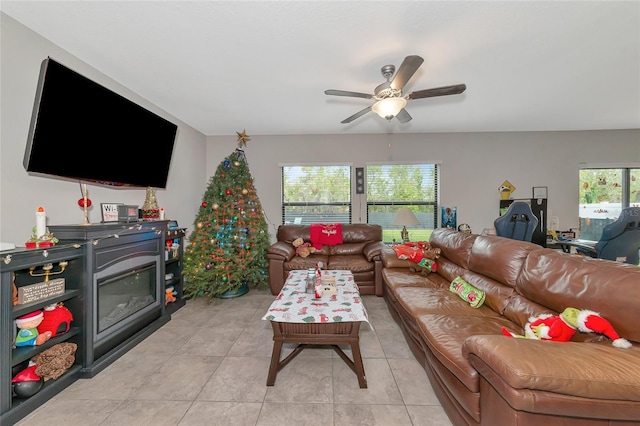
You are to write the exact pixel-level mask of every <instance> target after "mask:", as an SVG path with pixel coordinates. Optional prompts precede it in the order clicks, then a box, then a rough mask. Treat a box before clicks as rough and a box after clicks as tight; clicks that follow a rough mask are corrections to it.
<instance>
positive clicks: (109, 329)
mask: <svg viewBox="0 0 640 426" xmlns="http://www.w3.org/2000/svg"><path fill="white" fill-rule="evenodd" d="M49 228H50V230H51V231H52V232H53V233H54V235H55V236H56V237H57V238H58V239H60V240H61V241H63V242H77V243H81V244H86V246H87V262H86V271H87V272H86V277H85V285H86V287H85V293H84V294H85V305H86V306H85V313H84V321H85V327H84V329H85V330H86V332H85V336H84V342H85V347H86V352H85V363H86V365H85V366H84V368H83V369H82V376H83V377H93V376H94V375H95V374H97V373H99V372H100V371H102V370H103V369H104V368H105V367H107V366H108V365H109V364H111V363H112V362H113V361H115V360H116V359H117V358H119V357H120V356H122V355H123V354H124V353H126V352H127V351H128V350H130V349H131V348H133V347H134V346H135V345H136V344H138V343H139V342H140V341H142V340H143V339H144V338H146V337H147V336H149V335H150V334H151V333H153V332H154V331H155V330H157V329H158V328H160V327H161V326H162V325H164V324H165V323H166V322H168V321H169V320H170V316H169V315H165V310H164V299H163V293H164V266H165V263H164V235H165V232H164V231H165V229H166V221H154V222H140V223H134V224H130V223H128V224H122V223H117V224H111V223H105V224H95V225H94V224H91V225H68V226H50V227H49Z"/></svg>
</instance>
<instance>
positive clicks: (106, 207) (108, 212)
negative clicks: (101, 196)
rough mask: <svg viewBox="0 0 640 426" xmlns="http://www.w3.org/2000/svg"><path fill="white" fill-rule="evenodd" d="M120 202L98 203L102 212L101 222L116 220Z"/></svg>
mask: <svg viewBox="0 0 640 426" xmlns="http://www.w3.org/2000/svg"><path fill="white" fill-rule="evenodd" d="M121 205H122V203H100V211H101V212H102V222H103V223H104V222H117V221H118V206H121Z"/></svg>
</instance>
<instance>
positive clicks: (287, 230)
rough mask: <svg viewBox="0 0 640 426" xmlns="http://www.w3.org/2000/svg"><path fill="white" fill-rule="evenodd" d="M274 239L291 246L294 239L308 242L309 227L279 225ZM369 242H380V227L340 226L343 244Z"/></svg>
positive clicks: (368, 225) (365, 225) (355, 224)
mask: <svg viewBox="0 0 640 426" xmlns="http://www.w3.org/2000/svg"><path fill="white" fill-rule="evenodd" d="M276 238H277V239H278V241H284V242H286V243H289V244H291V243H292V242H293V241H294V240H295V239H296V238H302V239H303V240H304V241H305V242H309V241H310V239H309V225H280V226H279V227H278V232H277V235H276ZM371 241H382V227H381V226H380V225H370V224H367V223H352V224H343V225H342V242H343V243H345V244H346V243H361V242H371ZM363 247H364V246H363ZM361 253H362V251H361Z"/></svg>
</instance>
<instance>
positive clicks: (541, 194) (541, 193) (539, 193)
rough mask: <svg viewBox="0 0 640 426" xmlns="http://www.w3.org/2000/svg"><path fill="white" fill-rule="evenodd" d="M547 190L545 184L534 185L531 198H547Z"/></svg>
mask: <svg viewBox="0 0 640 426" xmlns="http://www.w3.org/2000/svg"><path fill="white" fill-rule="evenodd" d="M547 190H548V188H547V187H546V186H534V187H533V198H547V195H548V194H547Z"/></svg>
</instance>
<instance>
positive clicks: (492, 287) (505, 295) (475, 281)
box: [461, 271, 515, 314]
mask: <svg viewBox="0 0 640 426" xmlns="http://www.w3.org/2000/svg"><path fill="white" fill-rule="evenodd" d="M461 277H462V279H463V280H465V281H466V282H468V283H469V284H471V285H472V286H474V287H475V288H477V289H478V290H482V291H484V294H485V296H486V299H485V301H484V305H485V306H487V307H489V308H491V309H492V310H494V311H495V312H497V313H500V314H502V313H503V312H504V310H505V309H506V307H507V304H508V301H509V297H510V296H511V295H512V294H514V293H515V290H514V289H513V288H512V287H508V286H506V285H503V284H500V283H499V282H498V281H496V280H493V279H491V278H488V277H486V276H484V275H480V274H478V273H476V272H472V271H467V272H465V273H463V274H462V275H461Z"/></svg>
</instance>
